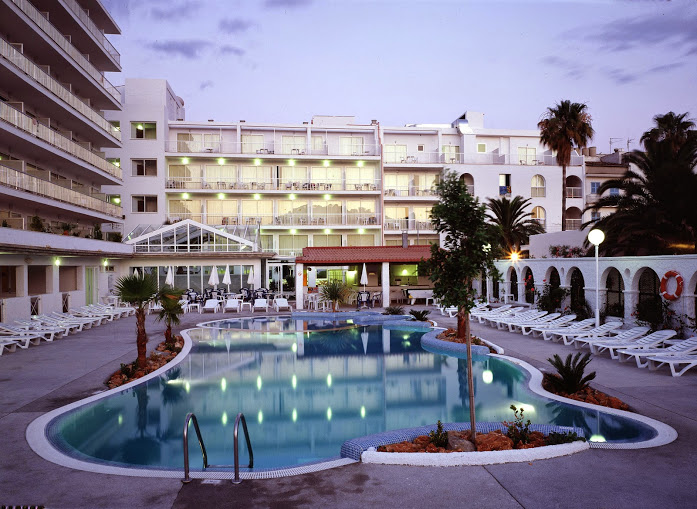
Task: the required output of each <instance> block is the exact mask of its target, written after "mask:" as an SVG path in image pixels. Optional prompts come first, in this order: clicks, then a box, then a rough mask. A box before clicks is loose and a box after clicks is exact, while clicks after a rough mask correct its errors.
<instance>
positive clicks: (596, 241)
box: [588, 228, 605, 327]
mask: <svg viewBox="0 0 697 509" xmlns="http://www.w3.org/2000/svg"><path fill="white" fill-rule="evenodd" d="M604 240H605V234H604V233H603V231H602V230H598V229H597V228H596V229H594V230H591V231H590V232H588V242H590V243H591V244H593V245H594V246H595V326H596V327H599V326H600V272H599V270H598V246H599V245H600V244H602V242H603V241H604Z"/></svg>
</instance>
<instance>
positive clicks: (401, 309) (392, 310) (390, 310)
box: [382, 306, 404, 315]
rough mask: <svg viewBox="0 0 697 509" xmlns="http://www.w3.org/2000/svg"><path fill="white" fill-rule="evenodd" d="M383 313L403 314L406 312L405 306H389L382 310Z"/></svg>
mask: <svg viewBox="0 0 697 509" xmlns="http://www.w3.org/2000/svg"><path fill="white" fill-rule="evenodd" d="M382 314H383V315H403V314H404V307H403V306H387V307H386V308H385V311H383V312H382Z"/></svg>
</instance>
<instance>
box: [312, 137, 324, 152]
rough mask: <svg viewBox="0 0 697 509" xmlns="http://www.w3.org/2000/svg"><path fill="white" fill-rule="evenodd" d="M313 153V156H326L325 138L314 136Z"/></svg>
mask: <svg viewBox="0 0 697 509" xmlns="http://www.w3.org/2000/svg"><path fill="white" fill-rule="evenodd" d="M312 153H313V154H326V153H327V150H326V148H325V146H324V137H323V136H312Z"/></svg>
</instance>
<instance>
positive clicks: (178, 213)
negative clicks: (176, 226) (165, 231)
mask: <svg viewBox="0 0 697 509" xmlns="http://www.w3.org/2000/svg"><path fill="white" fill-rule="evenodd" d="M167 205H168V208H169V213H168V217H169V220H170V221H173V222H176V221H181V220H182V219H193V220H194V221H198V222H199V223H200V222H202V221H203V214H202V213H201V211H202V210H203V209H202V207H203V202H202V201H201V200H193V199H189V200H169V202H168V203H167Z"/></svg>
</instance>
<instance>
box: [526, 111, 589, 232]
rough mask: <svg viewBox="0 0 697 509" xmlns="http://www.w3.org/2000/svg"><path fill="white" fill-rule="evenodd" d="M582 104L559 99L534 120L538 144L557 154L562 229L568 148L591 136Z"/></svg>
mask: <svg viewBox="0 0 697 509" xmlns="http://www.w3.org/2000/svg"><path fill="white" fill-rule="evenodd" d="M587 108H588V107H587V106H586V104H585V103H572V102H571V101H569V100H563V101H561V102H560V103H559V104H557V105H556V106H554V107H552V108H547V111H546V112H545V114H544V116H543V118H542V120H540V121H539V122H538V123H537V127H538V128H539V129H540V141H541V142H542V144H543V145H544V146H546V147H548V148H550V149H552V150H553V151H554V152H556V153H557V164H558V165H559V166H561V183H562V189H561V229H562V230H566V167H567V166H568V165H569V163H570V162H571V150H572V149H573V148H574V147H576V148H583V147H585V146H586V144H587V143H588V142H589V141H590V139H591V138H593V133H594V131H593V127H592V125H591V116H590V114H589V113H588V111H587Z"/></svg>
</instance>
